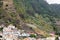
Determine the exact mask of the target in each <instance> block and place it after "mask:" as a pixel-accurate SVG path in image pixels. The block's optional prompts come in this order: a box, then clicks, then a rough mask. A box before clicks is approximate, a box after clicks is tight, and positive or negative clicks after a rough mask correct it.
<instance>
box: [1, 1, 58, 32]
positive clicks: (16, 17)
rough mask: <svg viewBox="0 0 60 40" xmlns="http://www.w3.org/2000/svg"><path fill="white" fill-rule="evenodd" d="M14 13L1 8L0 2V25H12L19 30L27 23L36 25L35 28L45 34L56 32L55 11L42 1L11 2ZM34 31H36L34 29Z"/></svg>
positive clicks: (56, 16)
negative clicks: (13, 6)
mask: <svg viewBox="0 0 60 40" xmlns="http://www.w3.org/2000/svg"><path fill="white" fill-rule="evenodd" d="M13 3H14V5H15V10H16V13H15V12H11V11H9V12H8V13H7V12H6V10H4V9H3V8H2V6H3V3H1V2H0V6H1V7H0V24H4V25H8V24H14V25H15V26H17V27H18V28H19V29H20V27H21V26H20V25H23V23H24V24H26V23H29V24H33V25H36V27H37V28H39V29H41V30H43V31H45V32H47V33H51V32H55V33H56V32H57V29H56V28H57V27H56V25H55V24H54V23H55V19H56V18H58V15H56V14H55V13H56V12H55V11H54V10H52V8H51V7H50V5H49V4H48V3H47V2H46V1H44V0H13ZM35 30H36V29H35ZM58 31H59V30H58Z"/></svg>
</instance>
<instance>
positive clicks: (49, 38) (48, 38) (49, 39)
mask: <svg viewBox="0 0 60 40" xmlns="http://www.w3.org/2000/svg"><path fill="white" fill-rule="evenodd" d="M46 40H55V37H47V38H46Z"/></svg>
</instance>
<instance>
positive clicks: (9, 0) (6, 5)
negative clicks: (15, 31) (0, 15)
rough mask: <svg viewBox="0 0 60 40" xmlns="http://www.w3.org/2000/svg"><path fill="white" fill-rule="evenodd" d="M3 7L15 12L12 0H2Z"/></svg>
mask: <svg viewBox="0 0 60 40" xmlns="http://www.w3.org/2000/svg"><path fill="white" fill-rule="evenodd" d="M3 9H5V11H7V12H10V13H11V12H16V11H15V7H14V5H13V0H3Z"/></svg>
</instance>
